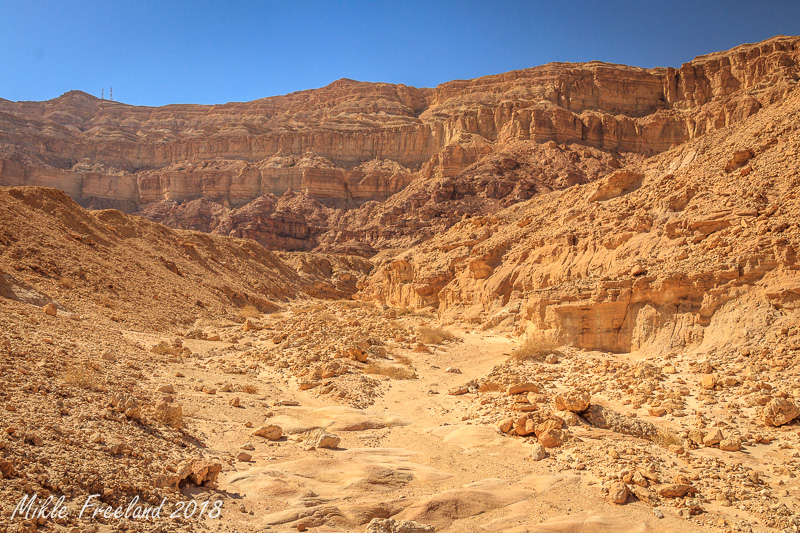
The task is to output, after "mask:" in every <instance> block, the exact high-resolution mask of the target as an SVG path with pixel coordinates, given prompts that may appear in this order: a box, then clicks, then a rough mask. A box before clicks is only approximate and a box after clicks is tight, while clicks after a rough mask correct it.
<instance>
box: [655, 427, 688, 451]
mask: <svg viewBox="0 0 800 533" xmlns="http://www.w3.org/2000/svg"><path fill="white" fill-rule="evenodd" d="M651 440H652V442H653V444H657V445H658V446H661V447H662V448H669V447H670V446H672V445H674V444H678V445H680V444H682V441H681V439H680V438H679V437H678V436H677V435H675V434H674V433H672V432H671V431H669V430H667V429H659V430H658V433H656V436H655V437H653V438H652V439H651Z"/></svg>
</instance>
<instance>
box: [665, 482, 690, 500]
mask: <svg viewBox="0 0 800 533" xmlns="http://www.w3.org/2000/svg"><path fill="white" fill-rule="evenodd" d="M694 490H695V489H694V487H692V486H691V485H686V484H684V483H670V484H669V485H662V486H660V487H658V495H659V496H661V497H662V498H682V497H684V496H686V495H687V494H688V493H689V492H694Z"/></svg>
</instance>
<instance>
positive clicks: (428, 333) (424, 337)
mask: <svg viewBox="0 0 800 533" xmlns="http://www.w3.org/2000/svg"><path fill="white" fill-rule="evenodd" d="M456 338H457V337H456V336H455V335H453V334H452V333H450V332H449V331H447V330H446V329H444V328H431V327H428V326H421V327H419V328H418V329H417V342H421V343H423V344H441V343H443V342H444V341H453V340H456Z"/></svg>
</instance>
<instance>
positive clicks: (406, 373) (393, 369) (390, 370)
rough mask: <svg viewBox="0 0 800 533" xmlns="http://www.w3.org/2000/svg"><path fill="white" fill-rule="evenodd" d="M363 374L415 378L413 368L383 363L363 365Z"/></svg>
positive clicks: (393, 377)
mask: <svg viewBox="0 0 800 533" xmlns="http://www.w3.org/2000/svg"><path fill="white" fill-rule="evenodd" d="M364 373H365V374H375V375H379V376H388V377H390V378H392V379H416V378H417V375H416V374H415V373H414V371H413V370H410V369H408V368H405V367H402V366H394V365H387V364H385V363H370V364H368V365H365V366H364Z"/></svg>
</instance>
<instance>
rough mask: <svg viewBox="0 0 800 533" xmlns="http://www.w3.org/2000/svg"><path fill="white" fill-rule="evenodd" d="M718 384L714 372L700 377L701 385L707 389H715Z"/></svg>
mask: <svg viewBox="0 0 800 533" xmlns="http://www.w3.org/2000/svg"><path fill="white" fill-rule="evenodd" d="M716 384H717V378H716V376H715V375H714V374H706V375H704V376H703V377H702V378H700V386H701V387H703V388H704V389H706V390H713V389H714V386H715V385H716Z"/></svg>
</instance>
